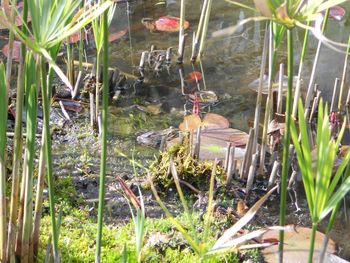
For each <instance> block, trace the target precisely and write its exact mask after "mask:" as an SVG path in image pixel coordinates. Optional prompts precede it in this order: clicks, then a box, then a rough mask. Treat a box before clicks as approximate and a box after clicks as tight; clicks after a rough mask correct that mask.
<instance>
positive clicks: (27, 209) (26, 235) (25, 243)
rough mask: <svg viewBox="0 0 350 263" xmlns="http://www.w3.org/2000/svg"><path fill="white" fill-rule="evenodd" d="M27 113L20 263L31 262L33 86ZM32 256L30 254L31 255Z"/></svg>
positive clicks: (34, 86)
mask: <svg viewBox="0 0 350 263" xmlns="http://www.w3.org/2000/svg"><path fill="white" fill-rule="evenodd" d="M26 102H27V103H26V111H27V139H26V152H27V154H26V159H25V160H24V161H25V162H26V166H27V170H26V176H25V178H26V182H25V198H24V216H23V231H22V250H21V262H23V263H25V262H32V261H33V259H31V258H30V257H29V255H30V254H31V253H30V252H29V244H30V237H31V232H32V222H33V216H32V214H33V166H34V156H35V132H36V112H37V87H36V85H35V84H33V85H32V86H31V87H30V88H28V89H27V100H26ZM31 255H32V254H31Z"/></svg>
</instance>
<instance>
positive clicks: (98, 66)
mask: <svg viewBox="0 0 350 263" xmlns="http://www.w3.org/2000/svg"><path fill="white" fill-rule="evenodd" d="M100 57H101V54H100V52H99V51H97V54H96V92H95V105H96V107H95V118H94V119H95V121H96V123H95V124H94V126H95V127H96V128H97V131H98V134H101V131H100V130H99V129H100V128H99V125H98V117H99V113H100V68H101V66H100V64H101V62H100ZM107 74H108V72H107Z"/></svg>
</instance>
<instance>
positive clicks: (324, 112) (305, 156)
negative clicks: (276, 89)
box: [291, 99, 350, 262]
mask: <svg viewBox="0 0 350 263" xmlns="http://www.w3.org/2000/svg"><path fill="white" fill-rule="evenodd" d="M298 117H299V118H298V120H299V125H298V126H299V131H300V134H301V139H300V141H299V136H298V132H297V129H296V126H295V121H292V124H291V134H292V139H293V143H294V146H295V150H296V153H297V159H298V164H299V168H300V171H301V174H302V179H303V183H304V189H305V193H306V199H307V203H308V207H309V211H310V216H311V220H312V235H311V240H310V250H309V259H308V261H309V262H312V261H313V251H314V242H315V234H316V231H317V226H318V223H319V222H320V221H321V220H323V219H324V218H325V217H326V216H327V215H328V214H329V213H330V212H332V211H333V210H337V206H338V204H339V202H340V201H341V200H342V199H343V198H344V196H345V195H346V194H347V193H348V192H349V191H350V177H349V174H350V173H349V172H350V171H349V169H347V170H346V168H347V166H348V165H349V160H350V150H348V151H347V152H346V154H345V156H344V158H343V160H342V161H341V163H340V165H339V167H338V168H336V167H334V161H335V157H336V156H337V152H338V148H339V145H340V141H341V139H342V137H343V134H344V130H345V125H346V120H345V121H344V123H343V126H342V128H341V130H340V132H339V134H338V137H337V139H334V138H332V136H331V130H330V123H329V117H328V109H327V106H325V107H324V106H323V102H322V99H321V102H320V105H319V107H318V117H317V135H316V142H317V143H316V147H317V150H316V155H317V161H316V169H313V164H312V158H311V151H312V148H311V146H310V142H309V134H308V131H307V124H306V120H305V117H304V109H303V106H302V102H301V101H299V106H298ZM334 169H336V172H335V174H334V176H333V171H334ZM345 170H346V171H347V173H346V174H344V180H343V182H341V183H340V186H339V188H338V189H337V190H336V191H335V189H336V187H337V185H338V183H339V182H340V179H341V177H342V176H343V173H344V171H345Z"/></svg>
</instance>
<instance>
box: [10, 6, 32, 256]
mask: <svg viewBox="0 0 350 263" xmlns="http://www.w3.org/2000/svg"><path fill="white" fill-rule="evenodd" d="M22 12H23V21H27V16H28V4H27V1H26V0H25V1H23V11H22ZM23 29H24V26H22V30H23ZM24 32H25V31H24ZM20 52H21V53H20V60H19V66H18V78H17V94H16V112H17V113H19V114H17V116H16V119H15V130H14V135H13V142H14V150H13V161H12V186H11V199H10V200H11V201H10V202H11V203H10V215H9V223H8V237H7V246H6V248H7V251H6V260H10V261H13V260H14V252H15V238H16V221H17V215H18V202H19V183H20V166H21V161H22V149H23V141H22V136H23V134H22V111H23V102H24V75H25V74H24V72H25V66H24V60H25V57H26V47H25V45H24V44H23V43H21V48H20Z"/></svg>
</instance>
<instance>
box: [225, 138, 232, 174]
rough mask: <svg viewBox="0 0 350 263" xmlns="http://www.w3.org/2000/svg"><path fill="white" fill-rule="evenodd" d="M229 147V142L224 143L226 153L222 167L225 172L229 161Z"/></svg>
mask: <svg viewBox="0 0 350 263" xmlns="http://www.w3.org/2000/svg"><path fill="white" fill-rule="evenodd" d="M230 149H231V143H230V142H227V143H226V155H225V162H224V169H225V171H226V172H227V171H228V164H229V161H230Z"/></svg>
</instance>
